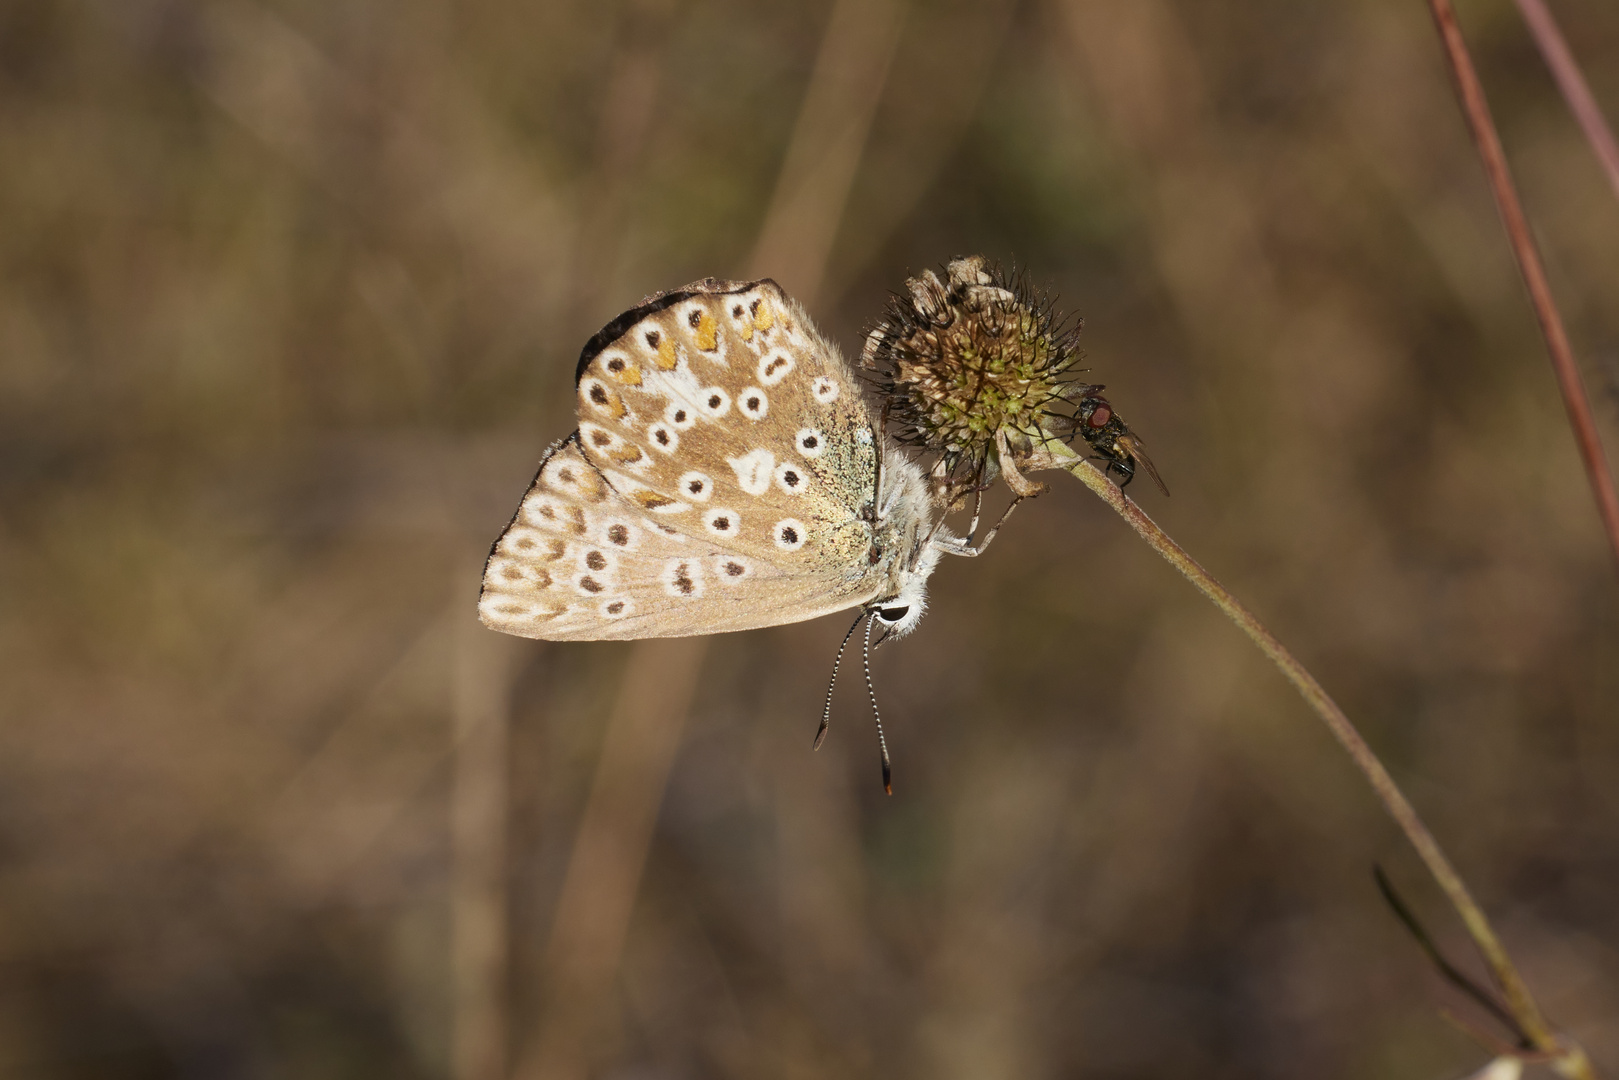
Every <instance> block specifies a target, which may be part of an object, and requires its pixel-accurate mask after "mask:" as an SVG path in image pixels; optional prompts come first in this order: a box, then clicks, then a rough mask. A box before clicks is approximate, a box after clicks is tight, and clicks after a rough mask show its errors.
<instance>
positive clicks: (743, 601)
mask: <svg viewBox="0 0 1619 1080" xmlns="http://www.w3.org/2000/svg"><path fill="white" fill-rule="evenodd" d="M579 442H580V439H579V435H578V433H575V434H574V435H572V436H570V437H569V438H568V439H566V440H564V441H563V442H561V443H559V444H557V445H556V446H554V447H552V448H551V450H550V452H549V453H547V454H546V456H545V459H544V460H543V461H542V462H541V463H540V470H539V474H538V475H537V476H535V478H534V483H533V484H532V485H530V487H529V491H528V494H527V495H526V496H525V497H524V499H523V502H522V505H521V506H519V507H518V510H517V514H516V515H515V516H514V517H513V518H512V521H511V524H510V525H508V526H507V527H506V531H505V532H504V533H502V534H501V537H500V539H499V540H497V541H496V542H495V546H494V549H493V550H492V551H491V552H490V555H489V560H488V562H487V563H486V564H485V567H484V577H483V593H482V595H481V596H480V597H479V601H478V613H479V616H480V617H481V618H482V620H483V622H484V624H485V625H487V626H489V627H491V628H492V629H495V630H501V631H504V632H505V633H508V634H517V635H519V636H521V637H532V638H545V639H547V640H552V641H597V640H606V639H631V638H649V637H684V636H688V635H693V634H709V633H719V632H722V631H727V630H748V629H752V628H755V627H760V626H772V625H776V624H779V623H786V622H795V621H798V620H801V619H810V618H815V617H816V616H818V615H823V614H827V613H829V612H833V611H837V610H839V609H841V608H845V607H848V606H850V605H851V604H856V603H860V602H862V601H864V600H866V599H869V596H866V595H859V594H858V590H859V589H860V588H861V587H862V586H861V585H860V583H858V582H856V583H853V584H852V585H846V586H845V587H843V588H838V587H837V582H835V581H833V582H830V583H829V582H828V581H827V580H826V578H825V576H824V575H818V574H815V573H801V572H800V573H795V572H794V568H793V567H792V566H787V567H782V566H778V565H776V564H775V563H774V562H772V561H771V560H768V559H761V558H758V557H756V556H754V555H751V554H744V553H741V552H739V551H737V550H736V549H735V548H733V547H729V546H726V545H724V544H721V543H717V542H710V541H709V540H705V539H703V538H701V537H699V536H691V535H688V534H687V533H685V532H683V531H681V530H679V529H676V528H673V527H672V526H670V525H668V524H666V523H665V522H664V521H662V520H660V519H658V518H656V517H654V516H653V515H651V514H649V513H648V512H647V510H646V508H645V505H644V503H643V502H642V501H638V500H636V499H634V498H633V497H628V496H626V495H624V494H622V493H620V492H619V491H617V490H615V489H614V487H613V486H612V485H610V484H609V483H608V482H607V478H606V477H605V476H604V475H603V474H602V473H601V472H600V471H599V470H598V469H597V468H596V467H595V466H594V465H593V464H591V462H590V461H589V460H588V459H587V458H586V457H585V455H584V453H583V452H582V450H581V447H580V445H579ZM852 590H853V591H852ZM867 591H868V592H869V589H867Z"/></svg>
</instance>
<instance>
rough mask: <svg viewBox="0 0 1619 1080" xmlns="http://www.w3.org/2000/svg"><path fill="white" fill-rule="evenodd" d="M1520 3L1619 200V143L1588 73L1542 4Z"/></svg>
mask: <svg viewBox="0 0 1619 1080" xmlns="http://www.w3.org/2000/svg"><path fill="white" fill-rule="evenodd" d="M1517 2H1518V10H1519V11H1521V12H1522V13H1523V21H1524V22H1526V23H1528V24H1529V32H1530V34H1532V35H1534V39H1535V44H1536V45H1537V46H1539V48H1540V55H1541V56H1542V57H1544V58H1545V60H1546V66H1547V67H1548V68H1550V69H1551V73H1552V78H1553V79H1555V80H1557V88H1558V89H1559V90H1561V91H1562V92H1563V100H1564V101H1566V102H1568V111H1569V112H1571V113H1573V114H1574V120H1575V122H1576V123H1578V124H1579V125H1580V130H1581V131H1583V132H1585V138H1586V141H1587V142H1589V143H1590V144H1591V150H1592V152H1593V153H1595V154H1596V156H1597V162H1598V163H1599V164H1601V166H1602V172H1603V174H1604V175H1605V176H1607V178H1608V185H1609V186H1610V187H1612V188H1613V193H1614V195H1615V196H1619V142H1615V141H1614V137H1613V129H1612V128H1610V127H1609V126H1608V121H1607V119H1606V118H1605V117H1604V116H1603V115H1602V109H1601V107H1600V106H1598V105H1597V99H1596V97H1595V96H1593V95H1592V93H1591V87H1590V85H1589V84H1588V83H1586V81H1585V73H1584V72H1582V71H1581V70H1580V65H1579V63H1578V62H1576V61H1575V59H1574V53H1573V52H1572V51H1570V50H1569V47H1568V42H1567V41H1566V40H1564V38H1563V32H1562V31H1561V30H1559V29H1558V28H1557V21H1556V20H1555V19H1553V18H1552V13H1551V12H1550V11H1549V10H1548V9H1547V7H1546V5H1545V4H1544V3H1543V2H1542V0H1517Z"/></svg>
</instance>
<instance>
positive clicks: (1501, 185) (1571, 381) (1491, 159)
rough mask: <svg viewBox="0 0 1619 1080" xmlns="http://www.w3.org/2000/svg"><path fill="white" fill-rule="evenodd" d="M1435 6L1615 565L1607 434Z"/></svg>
mask: <svg viewBox="0 0 1619 1080" xmlns="http://www.w3.org/2000/svg"><path fill="white" fill-rule="evenodd" d="M1428 6H1429V7H1430V8H1432V9H1433V17H1434V22H1435V23H1436V24H1438V27H1439V38H1440V40H1441V41H1442V42H1443V43H1444V46H1445V58H1446V59H1447V60H1448V61H1449V63H1450V72H1451V75H1452V76H1454V77H1455V80H1456V92H1457V94H1458V95H1460V97H1461V100H1462V112H1463V113H1465V114H1466V116H1467V124H1468V127H1470V128H1471V129H1472V131H1473V143H1474V145H1476V146H1477V147H1478V156H1479V158H1480V159H1481V160H1482V161H1483V162H1484V175H1485V176H1486V177H1487V178H1488V179H1489V182H1490V191H1491V192H1492V193H1493V194H1494V195H1495V205H1496V208H1497V209H1498V210H1500V212H1501V223H1502V225H1504V226H1505V227H1506V230H1507V239H1508V240H1509V241H1510V242H1511V244H1512V253H1513V255H1514V256H1515V257H1516V258H1517V260H1518V270H1519V272H1520V273H1521V274H1522V275H1523V283H1524V285H1525V287H1527V288H1528V290H1529V300H1530V302H1531V303H1532V304H1533V305H1534V308H1535V317H1536V318H1538V319H1539V320H1540V331H1541V333H1542V334H1543V335H1544V336H1545V338H1546V351H1547V352H1548V353H1550V354H1551V360H1552V370H1553V371H1554V372H1556V374H1557V385H1558V387H1559V388H1560V389H1561V390H1562V392H1563V405H1564V407H1565V408H1567V409H1568V420H1569V424H1570V426H1571V427H1573V429H1574V441H1575V442H1576V443H1577V444H1578V445H1579V448H1580V458H1581V459H1582V460H1583V461H1584V462H1585V473H1586V476H1587V477H1588V478H1589V479H1590V482H1591V494H1592V495H1593V497H1595V499H1596V503H1597V513H1598V514H1599V515H1600V516H1601V518H1602V527H1603V529H1604V530H1605V531H1606V532H1607V534H1608V546H1609V547H1610V548H1611V549H1612V551H1613V557H1614V561H1615V564H1619V495H1616V494H1615V493H1614V488H1613V476H1612V474H1611V473H1610V472H1609V470H1608V459H1607V457H1606V456H1604V454H1603V452H1602V439H1601V438H1600V436H1598V435H1597V426H1596V419H1595V417H1593V416H1592V415H1591V403H1590V402H1589V401H1588V400H1586V396H1585V386H1584V385H1583V384H1582V383H1581V381H1580V369H1579V367H1578V365H1576V364H1575V363H1574V350H1573V349H1572V348H1570V346H1569V343H1568V333H1567V332H1566V331H1565V330H1564V329H1563V318H1562V316H1561V315H1560V314H1559V313H1558V311H1557V302H1556V301H1555V300H1554V299H1553V298H1552V290H1551V285H1550V284H1549V283H1548V282H1547V280H1546V269H1545V267H1544V266H1542V265H1541V262H1540V251H1539V249H1538V248H1536V247H1535V239H1534V236H1533V235H1532V234H1531V233H1530V231H1529V222H1528V220H1527V219H1526V218H1525V217H1524V213H1523V204H1522V203H1521V202H1520V201H1519V200H1518V191H1517V188H1516V187H1515V186H1514V185H1513V183H1512V173H1511V172H1510V171H1509V170H1508V169H1507V157H1506V152H1505V151H1504V150H1502V149H1501V137H1500V136H1499V135H1498V134H1496V130H1495V121H1494V120H1492V119H1491V118H1490V106H1489V102H1487V101H1486V100H1485V98H1484V87H1483V86H1482V85H1480V83H1479V81H1478V73H1477V72H1475V71H1474V70H1473V61H1472V58H1471V57H1470V56H1469V55H1468V52H1467V43H1466V41H1464V40H1463V38H1462V31H1461V28H1460V27H1459V26H1458V25H1457V24H1456V11H1455V9H1454V8H1452V7H1451V4H1450V0H1428Z"/></svg>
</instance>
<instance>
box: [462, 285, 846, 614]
mask: <svg viewBox="0 0 1619 1080" xmlns="http://www.w3.org/2000/svg"><path fill="white" fill-rule="evenodd" d="M578 392H579V418H580V428H579V431H578V432H577V433H576V434H575V435H574V436H573V437H571V438H570V439H568V440H566V441H564V442H563V443H561V444H559V445H558V446H557V447H555V448H553V450H552V451H551V452H550V454H548V455H547V457H546V459H545V461H544V462H542V464H541V468H540V472H539V475H538V476H536V477H535V480H534V483H533V485H532V486H531V488H530V490H529V493H528V495H527V496H526V497H525V498H524V501H523V504H522V506H521V507H520V508H519V510H518V513H517V515H516V517H515V518H514V519H513V521H512V523H511V525H510V526H508V528H507V530H506V532H505V533H504V534H503V535H502V536H501V538H500V540H499V541H497V543H496V545H495V548H494V551H493V552H492V553H491V555H490V559H489V562H488V565H487V567H486V569H485V573H484V588H483V596H482V599H481V600H480V612H481V614H482V617H483V619H484V621H485V622H486V623H488V624H489V625H490V626H492V627H494V628H495V629H498V630H503V631H506V632H508V633H515V634H521V635H523V636H526V637H540V638H547V639H552V640H566V639H574V640H593V639H603V638H645V637H673V636H683V635H688V634H704V633H714V632H719V631H726V630H741V629H749V628H752V627H759V626H770V625H776V624H780V623H784V622H793V621H798V620H801V619H809V618H814V617H817V616H819V615H822V614H826V613H829V612H833V611H838V610H841V609H843V608H846V607H849V606H851V605H852V604H858V603H862V602H865V601H867V600H870V599H871V598H872V596H873V595H874V593H875V591H876V589H877V582H876V580H875V574H874V572H873V570H872V566H873V562H874V560H873V559H870V558H868V557H867V555H868V547H869V546H870V544H871V535H872V534H871V530H870V529H869V528H868V526H867V523H866V520H865V519H866V518H867V517H869V515H870V513H871V509H870V504H871V502H872V500H873V497H874V491H875V483H876V461H877V453H878V447H877V445H876V442H875V438H876V437H875V433H874V428H873V425H872V420H871V416H870V414H869V411H868V409H867V407H866V405H865V402H864V401H863V400H862V398H861V396H860V392H859V387H858V385H857V384H856V383H855V378H854V375H853V373H852V372H851V371H850V369H849V368H848V366H847V365H846V364H844V362H843V361H842V360H841V358H840V357H839V356H838V354H837V353H836V351H835V350H833V349H832V348H831V347H830V346H829V345H828V344H827V343H826V342H824V341H822V340H821V338H820V337H819V336H818V335H817V334H816V332H815V330H814V328H813V327H812V326H811V325H810V323H809V320H808V319H807V318H805V317H804V315H803V312H802V311H801V310H800V309H799V308H798V305H797V304H795V303H794V302H793V301H791V300H790V299H789V298H788V297H787V296H786V295H785V294H783V293H782V292H781V290H780V289H779V288H778V287H777V286H776V285H775V283H773V282H769V281H761V282H751V283H721V282H707V283H702V284H701V285H699V286H691V287H688V288H687V289H684V290H681V291H680V292H677V293H671V294H667V295H665V296H663V297H659V298H655V299H654V300H651V301H649V302H648V303H646V304H644V305H643V306H642V307H640V308H637V309H635V310H633V311H631V312H628V313H626V314H625V315H624V316H621V317H620V318H619V319H618V320H615V321H614V322H613V323H611V324H609V326H608V327H607V328H606V329H605V330H604V331H603V332H602V333H601V334H598V335H597V337H596V338H595V339H593V340H592V342H591V343H590V345H588V346H587V347H586V349H585V353H584V355H583V356H582V357H581V361H580V370H579V383H578Z"/></svg>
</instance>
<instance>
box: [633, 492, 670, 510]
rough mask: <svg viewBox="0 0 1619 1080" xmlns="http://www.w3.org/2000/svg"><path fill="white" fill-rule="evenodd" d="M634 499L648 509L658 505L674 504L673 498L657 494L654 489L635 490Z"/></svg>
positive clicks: (654, 508) (655, 507)
mask: <svg viewBox="0 0 1619 1080" xmlns="http://www.w3.org/2000/svg"><path fill="white" fill-rule="evenodd" d="M635 501H636V502H638V503H640V504H641V505H642V506H644V507H646V508H647V509H648V510H656V509H657V508H658V507H660V506H673V505H674V504H675V501H674V500H673V499H670V498H667V497H666V496H663V495H659V494H658V493H657V492H656V491H645V490H642V491H637V492H636V493H635Z"/></svg>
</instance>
